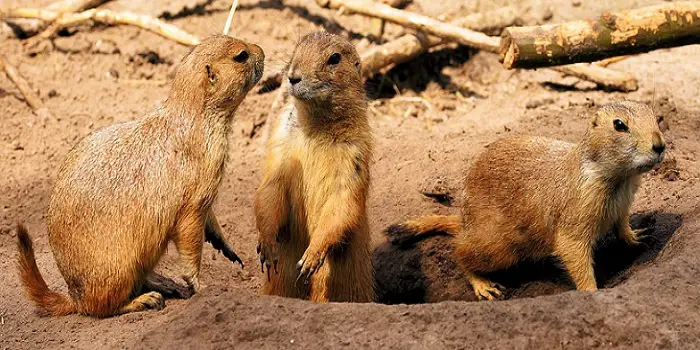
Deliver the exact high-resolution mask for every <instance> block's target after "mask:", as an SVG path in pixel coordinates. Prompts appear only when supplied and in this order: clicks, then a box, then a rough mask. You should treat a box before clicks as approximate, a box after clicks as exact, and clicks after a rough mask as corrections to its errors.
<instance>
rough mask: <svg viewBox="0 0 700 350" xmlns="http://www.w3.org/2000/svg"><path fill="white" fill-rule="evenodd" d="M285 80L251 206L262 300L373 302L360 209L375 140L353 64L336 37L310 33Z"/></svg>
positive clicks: (354, 58) (349, 48) (347, 47)
mask: <svg viewBox="0 0 700 350" xmlns="http://www.w3.org/2000/svg"><path fill="white" fill-rule="evenodd" d="M287 75H288V76H287V78H288V80H289V94H290V95H291V96H292V102H291V103H290V105H289V106H287V107H286V109H285V111H284V112H283V114H282V115H281V116H280V118H277V120H276V122H275V123H276V125H275V126H274V128H273V131H272V133H271V135H270V139H269V140H268V144H267V152H266V153H267V154H266V159H265V172H264V176H263V180H262V183H261V184H260V187H259V188H258V190H257V193H256V197H255V218H256V222H257V229H258V233H259V246H258V252H259V253H260V261H261V263H263V264H265V265H267V275H268V280H267V281H266V282H265V284H264V286H263V290H262V292H263V294H268V295H279V296H285V297H294V298H301V299H309V300H312V301H317V302H328V301H345V302H370V301H372V299H373V296H374V288H373V286H374V281H373V278H372V266H371V263H372V262H371V256H370V254H371V251H370V232H369V224H368V221H367V213H366V204H365V202H366V199H367V191H368V188H369V184H370V176H369V163H370V159H371V157H372V144H373V139H372V133H371V129H370V126H369V123H368V120H367V104H366V101H365V93H364V89H363V82H362V77H361V75H360V58H359V55H358V54H357V52H356V51H355V48H354V47H353V45H352V44H351V43H350V42H348V41H347V40H345V39H343V38H341V37H339V36H336V35H331V34H328V33H325V32H317V33H312V34H309V35H306V36H305V37H303V38H302V39H301V41H300V42H299V44H298V45H297V47H296V49H295V50H294V54H293V57H292V61H291V63H290V65H289V71H288V73H287ZM273 265H274V273H272V274H271V273H270V268H271V267H273Z"/></svg>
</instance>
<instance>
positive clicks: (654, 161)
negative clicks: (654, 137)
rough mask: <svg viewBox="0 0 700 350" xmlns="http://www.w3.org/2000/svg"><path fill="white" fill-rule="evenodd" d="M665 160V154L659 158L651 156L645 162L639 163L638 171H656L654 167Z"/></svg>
mask: <svg viewBox="0 0 700 350" xmlns="http://www.w3.org/2000/svg"><path fill="white" fill-rule="evenodd" d="M663 160H664V153H662V154H660V155H658V156H649V157H647V158H646V159H645V160H643V161H641V162H637V166H636V169H637V171H639V172H642V173H645V172H647V171H650V170H651V169H654V167H655V166H657V165H658V164H660V163H661V162H663Z"/></svg>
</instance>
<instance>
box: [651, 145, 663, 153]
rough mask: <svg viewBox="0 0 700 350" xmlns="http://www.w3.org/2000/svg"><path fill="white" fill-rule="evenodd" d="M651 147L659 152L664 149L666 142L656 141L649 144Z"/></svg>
mask: <svg viewBox="0 0 700 350" xmlns="http://www.w3.org/2000/svg"><path fill="white" fill-rule="evenodd" d="M651 149H653V150H654V152H656V153H658V154H661V153H663V152H664V151H665V150H666V144H665V143H656V144H654V145H653V146H651Z"/></svg>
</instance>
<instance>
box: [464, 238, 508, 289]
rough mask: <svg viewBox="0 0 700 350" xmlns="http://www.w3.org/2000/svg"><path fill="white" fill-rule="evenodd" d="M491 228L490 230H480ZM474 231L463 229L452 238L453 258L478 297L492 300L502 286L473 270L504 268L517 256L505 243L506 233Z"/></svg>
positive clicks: (483, 270) (489, 270)
mask: <svg viewBox="0 0 700 350" xmlns="http://www.w3.org/2000/svg"><path fill="white" fill-rule="evenodd" d="M483 232H492V231H487V230H485V231H483ZM495 237H498V236H494V235H489V234H484V233H481V234H477V233H475V232H473V231H471V230H466V231H464V232H462V233H461V234H460V236H459V237H457V238H456V239H455V242H456V244H455V250H454V253H455V258H456V259H455V260H456V261H457V263H458V264H459V265H460V266H461V267H462V269H463V271H464V272H465V275H466V277H467V279H468V281H469V284H471V286H472V289H473V290H474V294H475V295H476V297H477V299H479V300H484V299H486V300H494V299H498V298H501V297H502V296H503V290H504V289H505V288H503V286H501V285H500V284H498V283H494V282H491V281H490V280H488V279H486V278H484V277H483V276H481V275H480V274H477V273H476V272H477V271H478V272H480V273H483V272H491V271H496V270H499V269H504V268H508V267H510V266H512V265H513V264H515V263H517V261H518V257H517V256H516V255H514V254H513V253H511V252H510V251H511V249H509V247H508V246H507V244H504V243H505V242H506V241H505V240H504V238H505V237H506V236H505V235H502V236H500V238H501V239H492V238H495Z"/></svg>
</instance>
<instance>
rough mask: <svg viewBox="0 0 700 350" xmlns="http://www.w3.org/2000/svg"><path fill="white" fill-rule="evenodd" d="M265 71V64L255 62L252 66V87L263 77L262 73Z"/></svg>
mask: <svg viewBox="0 0 700 350" xmlns="http://www.w3.org/2000/svg"><path fill="white" fill-rule="evenodd" d="M264 71H265V63H264V62H261V61H257V62H255V63H254V64H253V83H252V85H255V84H257V83H258V82H259V81H260V79H261V78H262V76H263V72H264Z"/></svg>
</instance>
